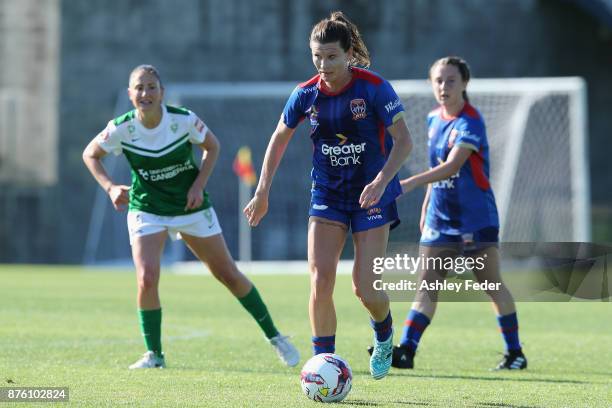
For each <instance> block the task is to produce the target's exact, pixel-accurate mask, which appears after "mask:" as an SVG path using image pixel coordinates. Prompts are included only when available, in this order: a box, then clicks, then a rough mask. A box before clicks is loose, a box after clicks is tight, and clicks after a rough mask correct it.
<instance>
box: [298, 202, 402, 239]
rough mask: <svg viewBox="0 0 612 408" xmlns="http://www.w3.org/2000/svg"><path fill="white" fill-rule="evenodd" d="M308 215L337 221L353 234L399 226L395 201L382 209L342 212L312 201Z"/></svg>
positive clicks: (373, 208)
mask: <svg viewBox="0 0 612 408" xmlns="http://www.w3.org/2000/svg"><path fill="white" fill-rule="evenodd" d="M308 215H310V216H311V217H321V218H325V219H328V220H332V221H339V222H341V223H343V224H345V225H346V226H347V227H348V228H349V229H350V230H352V231H353V233H355V232H361V231H367V230H369V229H372V228H376V227H380V226H382V225H387V224H389V223H391V229H393V228H395V227H397V226H398V225H399V224H400V219H399V216H398V214H397V205H396V204H395V200H393V201H392V202H391V203H389V204H387V205H386V206H384V207H372V208H370V209H368V210H353V211H344V210H338V209H336V208H333V207H329V206H327V205H325V204H317V203H316V202H314V201H312V202H311V203H310V210H309V211H308Z"/></svg>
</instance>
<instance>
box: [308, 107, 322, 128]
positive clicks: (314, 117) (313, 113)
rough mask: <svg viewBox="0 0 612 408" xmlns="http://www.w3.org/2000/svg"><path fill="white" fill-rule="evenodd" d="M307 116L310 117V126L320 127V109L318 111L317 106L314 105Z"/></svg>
mask: <svg viewBox="0 0 612 408" xmlns="http://www.w3.org/2000/svg"><path fill="white" fill-rule="evenodd" d="M306 116H308V118H309V119H310V126H312V127H317V126H319V121H318V117H319V109H317V107H316V106H315V105H312V106H311V107H310V108H308V110H307V111H306Z"/></svg>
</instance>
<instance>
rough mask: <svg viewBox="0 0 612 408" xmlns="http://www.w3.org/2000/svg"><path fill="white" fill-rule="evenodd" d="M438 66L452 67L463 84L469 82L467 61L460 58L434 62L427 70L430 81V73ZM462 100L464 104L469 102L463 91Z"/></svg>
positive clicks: (445, 58)
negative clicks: (456, 70) (455, 68)
mask: <svg viewBox="0 0 612 408" xmlns="http://www.w3.org/2000/svg"><path fill="white" fill-rule="evenodd" d="M438 65H454V66H455V67H457V69H458V70H459V74H460V75H461V79H462V80H463V82H466V83H467V82H469V81H470V66H469V65H468V63H467V61H466V60H464V59H463V58H461V57H444V58H440V59H439V60H437V61H436V62H434V63H433V64H432V65H431V67H430V68H429V78H430V79H431V73H432V71H433V70H434V68H435V67H436V66H438ZM463 99H465V100H466V102H467V101H469V99H468V95H467V91H463Z"/></svg>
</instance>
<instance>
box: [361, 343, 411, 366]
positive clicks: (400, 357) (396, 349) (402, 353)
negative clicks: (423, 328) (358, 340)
mask: <svg viewBox="0 0 612 408" xmlns="http://www.w3.org/2000/svg"><path fill="white" fill-rule="evenodd" d="M373 350H374V347H372V346H370V347H368V354H369V355H372V351H373ZM414 354H415V352H414V350H412V349H410V348H408V347H406V346H402V345H397V346H393V359H392V360H391V367H395V368H400V369H406V368H414Z"/></svg>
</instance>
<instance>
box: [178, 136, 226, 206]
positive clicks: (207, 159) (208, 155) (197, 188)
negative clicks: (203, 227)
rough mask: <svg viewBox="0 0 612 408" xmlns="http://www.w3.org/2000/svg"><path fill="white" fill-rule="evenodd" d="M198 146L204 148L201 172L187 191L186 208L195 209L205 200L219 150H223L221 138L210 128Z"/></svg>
mask: <svg viewBox="0 0 612 408" xmlns="http://www.w3.org/2000/svg"><path fill="white" fill-rule="evenodd" d="M198 146H199V147H200V148H201V149H202V161H201V162H200V172H199V173H198V176H197V177H196V179H195V180H194V181H193V184H192V185H191V188H190V189H189V191H188V192H187V205H186V206H185V210H189V209H195V208H198V207H200V206H201V205H202V202H203V201H204V195H203V193H204V189H205V188H206V184H207V183H208V179H209V178H210V175H211V174H212V171H213V169H214V167H215V164H216V163H217V159H218V158H219V151H220V150H221V145H220V144H219V139H217V137H216V136H215V134H214V133H213V132H212V131H211V130H210V129H208V131H207V132H206V137H205V138H204V141H203V142H202V143H199V144H198Z"/></svg>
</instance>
